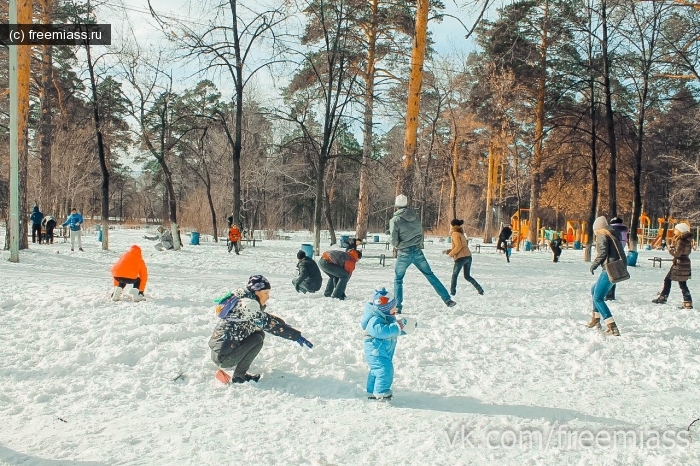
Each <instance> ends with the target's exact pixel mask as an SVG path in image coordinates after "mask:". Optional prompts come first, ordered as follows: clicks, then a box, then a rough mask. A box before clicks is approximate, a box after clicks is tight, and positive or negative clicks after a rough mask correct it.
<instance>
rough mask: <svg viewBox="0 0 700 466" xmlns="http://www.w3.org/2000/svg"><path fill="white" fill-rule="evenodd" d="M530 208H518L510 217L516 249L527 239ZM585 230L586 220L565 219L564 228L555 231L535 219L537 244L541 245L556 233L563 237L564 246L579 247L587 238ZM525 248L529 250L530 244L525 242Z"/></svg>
mask: <svg viewBox="0 0 700 466" xmlns="http://www.w3.org/2000/svg"><path fill="white" fill-rule="evenodd" d="M529 214H530V209H527V208H520V209H518V211H517V212H515V213H514V214H513V215H512V216H511V218H510V222H511V228H512V229H513V238H512V240H513V243H514V244H515V245H516V246H515V247H516V250H520V243H521V242H526V241H527V234H528V231H529V229H530V219H529V218H527V217H529ZM585 231H586V222H585V221H580V220H567V221H566V230H565V231H557V230H550V229H546V228H544V227H541V226H540V220H539V219H537V242H536V245H537V246H542V245H544V244H546V242H547V241H552V240H553V239H554V235H555V234H556V235H558V236H559V237H560V238H562V239H564V241H565V243H564V247H566V248H574V249H581V245H582V244H585V243H586V242H587V240H588V237H587V235H586V234H585ZM524 246H525V250H526V251H527V250H529V249H530V247H531V245H530V244H529V242H526V243H525V245H524Z"/></svg>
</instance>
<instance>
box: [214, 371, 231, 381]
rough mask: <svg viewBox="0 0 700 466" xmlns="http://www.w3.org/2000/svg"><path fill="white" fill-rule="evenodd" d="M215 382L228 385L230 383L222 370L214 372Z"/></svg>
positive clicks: (228, 376) (228, 377)
mask: <svg viewBox="0 0 700 466" xmlns="http://www.w3.org/2000/svg"><path fill="white" fill-rule="evenodd" d="M216 380H218V381H219V382H221V383H229V382H230V381H231V376H230V375H228V374H227V373H226V372H224V371H223V370H221V369H219V370H218V371H216Z"/></svg>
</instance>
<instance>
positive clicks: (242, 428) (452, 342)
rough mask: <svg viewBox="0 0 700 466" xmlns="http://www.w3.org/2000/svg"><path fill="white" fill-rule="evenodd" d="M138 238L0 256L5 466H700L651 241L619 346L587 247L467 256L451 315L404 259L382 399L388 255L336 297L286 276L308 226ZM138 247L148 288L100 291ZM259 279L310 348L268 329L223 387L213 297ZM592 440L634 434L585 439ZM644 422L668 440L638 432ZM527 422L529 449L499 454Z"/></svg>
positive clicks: (442, 273)
mask: <svg viewBox="0 0 700 466" xmlns="http://www.w3.org/2000/svg"><path fill="white" fill-rule="evenodd" d="M0 233H2V234H3V235H4V232H0ZM142 234H143V231H140V230H128V229H124V230H114V231H110V244H111V250H110V251H108V252H104V251H102V250H101V249H100V245H99V243H97V242H96V241H95V236H94V235H87V236H85V237H84V238H83V239H84V242H83V243H84V248H85V252H83V253H81V252H70V246H69V243H63V242H59V243H56V244H54V245H52V246H47V245H41V246H39V245H30V249H29V250H26V251H22V252H21V255H20V263H19V264H14V263H11V262H9V261H8V257H9V253H8V252H7V251H2V254H0V283H2V287H0V316H1V318H2V325H0V425H1V426H2V427H0V464H2V465H17V464H22V465H64V464H65V465H68V464H70V465H80V466H84V465H115V464H125V465H226V464H314V465H316V464H322V465H325V464H348V465H351V464H352V465H356V464H377V465H381V464H421V465H422V464H489V465H491V464H499V465H500V464H514V465H532V464H547V465H552V464H578V465H588V464H619V465H634V464H637V465H642V464H644V465H647V464H700V459H699V458H700V449H699V448H698V443H697V438H698V436H699V435H700V428H698V427H697V425H696V426H695V427H693V428H692V429H691V430H690V436H691V439H692V440H691V441H690V442H684V441H683V439H684V438H687V437H683V436H684V435H688V432H687V431H685V429H686V428H687V427H688V425H689V424H690V422H691V421H692V420H693V419H695V418H697V417H700V410H699V409H698V398H699V397H700V383H699V382H700V379H699V378H700V348H699V345H698V340H700V316H699V314H698V313H699V312H700V311H699V310H697V309H695V310H679V309H677V308H676V307H677V305H678V304H680V302H681V295H680V291H679V290H678V286H677V284H675V283H674V285H673V288H672V291H671V299H670V300H669V304H666V305H655V304H652V303H651V299H653V298H654V297H655V296H656V293H657V292H658V291H660V287H661V285H662V281H663V278H664V276H665V273H666V272H667V270H668V267H669V263H668V262H664V263H663V267H662V268H661V269H659V268H658V267H657V268H652V266H651V261H648V260H647V259H648V258H650V257H653V256H658V255H661V256H663V257H668V254H667V253H666V252H659V251H642V252H641V253H640V257H639V265H640V266H639V267H636V268H633V269H631V275H632V279H631V280H629V281H627V282H624V283H622V284H620V285H618V290H617V295H618V300H617V301H616V302H614V303H612V304H611V305H610V307H611V310H612V312H613V315H614V316H615V319H616V321H617V323H618V326H619V328H620V331H621V333H622V336H620V337H619V338H617V337H606V336H604V335H603V334H602V333H601V332H599V331H597V330H590V329H587V328H585V327H584V326H583V324H584V323H586V322H587V321H588V320H589V318H590V310H591V301H590V287H591V285H592V284H593V282H594V280H595V277H593V276H592V275H591V274H590V272H589V265H590V264H587V263H584V262H583V260H582V254H583V252H582V251H574V250H565V251H564V253H563V255H562V259H561V260H562V261H561V263H558V264H555V263H552V262H551V254H550V253H548V252H540V251H536V252H524V251H521V252H514V254H513V257H512V259H511V263H510V264H506V262H505V259H504V257H503V256H502V255H500V254H496V253H495V252H494V250H493V249H484V250H482V251H483V252H482V253H480V254H476V253H475V254H474V262H473V266H472V275H473V276H474V277H475V278H476V279H477V280H478V281H479V283H481V285H482V286H483V287H484V289H485V291H486V293H485V295H484V296H479V295H478V294H477V293H476V291H475V290H474V289H473V287H472V286H471V285H469V284H468V283H467V282H466V281H465V280H464V279H463V278H460V281H459V284H458V291H457V296H456V297H455V301H457V303H458V305H457V306H456V307H454V308H447V307H445V306H444V305H443V303H442V302H441V301H440V299H439V298H438V297H437V295H436V294H435V293H434V292H433V290H432V288H431V287H430V285H429V284H428V282H427V280H426V279H425V278H424V277H423V276H422V275H421V274H420V273H419V272H418V271H417V270H416V269H415V268H411V269H409V272H408V274H407V276H406V281H405V301H404V313H405V314H407V315H410V316H413V317H415V318H416V319H417V320H418V325H419V327H418V329H417V330H416V331H415V332H414V333H412V334H411V335H408V336H405V337H402V338H401V340H400V341H399V344H398V348H397V351H396V356H395V359H394V362H395V365H396V374H395V381H394V385H393V390H394V393H395V399H394V400H393V401H392V402H390V403H381V402H372V401H368V400H367V399H366V395H365V390H364V387H365V379H366V376H367V367H366V364H365V361H364V356H363V352H362V332H361V330H360V328H359V319H360V317H361V315H362V309H363V304H364V302H365V300H366V299H367V298H368V297H369V296H370V295H371V293H372V290H373V289H374V287H375V286H377V285H385V286H387V288H389V289H392V288H393V265H394V262H393V260H391V261H388V262H387V267H381V266H380V265H379V263H378V262H379V261H378V259H369V258H365V259H363V260H361V261H360V263H359V264H358V267H357V269H356V271H355V273H354V275H353V277H352V279H351V280H350V283H349V285H348V290H347V295H348V299H347V300H346V301H344V302H340V301H337V300H331V299H329V298H324V297H323V296H322V293H316V294H314V295H306V296H304V295H299V294H297V293H295V291H294V289H293V287H292V285H291V283H290V281H291V279H292V278H293V272H294V270H295V265H296V257H295V254H296V251H297V250H298V249H299V247H300V243H302V242H309V241H310V238H311V235H310V234H308V233H298V234H292V235H291V236H292V239H291V240H289V241H267V240H265V241H262V242H261V243H258V244H257V247H255V248H253V247H246V249H244V250H243V251H242V253H241V255H240V256H236V255H235V254H228V253H227V252H226V247H225V243H218V244H216V243H206V242H203V243H202V244H201V245H200V246H189V245H186V246H185V248H184V249H183V250H182V251H179V252H157V251H155V250H154V249H153V244H154V242H151V241H148V240H145V239H142V237H141V235H142ZM185 238H187V237H184V238H183V239H185ZM382 239H384V237H382ZM434 240H435V242H434V243H427V244H426V250H425V252H426V256H427V258H428V260H429V261H430V264H431V266H432V268H433V270H434V271H435V272H436V274H437V275H438V277H439V278H440V279H441V280H442V281H443V283H444V284H445V285H446V286H449V278H450V274H451V270H452V260H451V259H450V258H449V257H447V256H445V255H443V254H441V250H442V249H445V248H446V247H447V245H446V244H445V243H440V242H439V241H438V238H434ZM58 241H62V240H58ZM131 244H139V245H141V247H142V248H143V250H144V253H145V254H144V255H145V260H146V263H147V265H148V268H149V280H148V286H147V288H146V298H147V299H146V301H144V302H140V303H133V302H131V301H129V300H128V298H127V299H126V300H124V301H122V302H117V303H114V302H112V301H110V299H109V294H110V292H111V287H112V286H111V278H110V273H109V268H110V266H111V265H112V264H113V263H114V262H115V261H116V260H117V258H118V257H119V255H120V254H121V253H122V252H124V251H125V250H126V249H127V248H128V246H129V245H131ZM382 252H386V251H384V250H383V249H382V247H381V246H378V245H370V246H368V247H367V249H366V250H365V255H378V254H380V253H382ZM692 257H693V256H691V259H692ZM696 267H697V266H696ZM254 273H261V274H263V275H265V276H266V277H268V278H269V279H270V281H271V282H272V286H273V288H272V293H271V298H270V301H269V306H268V311H269V312H271V313H273V314H276V315H278V316H280V317H282V318H283V319H285V320H286V321H287V322H288V323H289V324H291V325H293V326H294V327H295V328H297V329H299V330H301V331H302V332H303V334H304V336H305V337H307V338H308V339H309V340H310V341H312V342H313V343H314V344H315V347H314V348H313V350H308V349H306V348H303V349H302V348H301V347H299V345H297V344H296V343H294V342H291V341H287V340H283V339H280V338H277V337H274V336H272V335H268V336H267V338H266V340H265V346H264V348H263V350H262V351H261V353H260V354H259V356H258V358H257V359H256V360H255V362H254V363H253V366H252V367H251V371H253V372H260V373H262V374H263V378H262V379H261V380H260V382H259V383H258V384H254V383H248V384H245V385H236V386H226V385H223V384H221V383H220V382H218V381H217V380H216V379H215V378H214V373H215V371H216V366H215V365H214V364H213V363H212V362H211V360H210V355H209V348H208V346H207V342H208V339H209V336H210V334H211V331H212V330H213V328H214V325H215V323H216V319H217V317H216V315H215V313H214V309H215V306H214V303H213V299H214V298H216V297H218V296H220V295H223V294H224V293H225V292H227V291H229V290H231V289H235V288H240V287H242V286H244V284H245V282H246V280H247V278H248V277H249V276H250V275H251V274H254ZM324 278H325V277H324ZM324 285H325V283H324ZM689 285H690V287H691V292H695V294H696V295H698V294H700V289H697V288H696V287H694V281H693V280H691V281H690V282H689ZM693 288H695V289H693ZM180 373H183V376H182V377H181V378H180V379H178V380H175V381H173V379H175V378H176V377H177V376H178V374H180ZM586 431H589V432H588V434H591V435H592V436H593V437H595V436H598V438H599V439H600V438H601V437H602V438H603V439H604V438H605V435H606V433H608V434H609V435H610V438H612V437H613V436H614V435H615V434H616V433H618V432H619V431H623V432H627V433H628V439H629V436H630V435H632V434H634V435H639V434H640V433H644V434H645V435H646V436H645V437H644V439H643V440H641V444H642V446H641V447H640V439H639V437H637V438H636V446H629V445H628V446H626V447H625V446H622V445H621V444H616V445H617V446H613V445H611V443H610V442H608V443H607V444H605V442H603V444H602V445H600V444H599V443H598V444H596V445H595V446H591V445H590V443H591V442H590V441H589V439H590V438H589V437H586V435H588V434H585V432H586ZM653 431H662V432H663V431H672V433H671V434H669V433H668V432H667V436H668V435H671V436H672V437H670V438H672V439H674V442H675V443H677V445H676V446H672V447H671V446H669V445H670V442H669V441H668V438H669V437H666V440H664V438H661V439H660V440H661V442H658V441H657V442H656V443H654V441H653V435H652V440H651V443H648V442H649V441H648V438H649V435H650V434H649V433H650V432H653ZM533 432H534V433H535V435H537V434H538V433H539V434H544V439H543V444H542V445H539V444H537V443H535V444H534V445H530V444H529V443H528V442H527V440H525V441H524V442H523V443H524V444H523V445H520V444H518V443H517V442H516V445H515V446H511V440H512V438H513V437H517V436H522V435H523V433H526V434H531V433H533ZM630 432H631V433H630ZM550 433H553V435H552V436H549V434H550ZM571 435H574V436H577V437H570V436H571ZM548 437H549V438H550V441H549V442H548V443H546V444H545V443H544V442H545V441H546V440H547V438H548ZM579 437H580V438H581V439H583V440H581V442H582V443H583V444H582V445H581V444H579V443H578V439H579ZM535 438H536V439H537V437H535ZM525 439H527V436H526V437H525ZM572 439H573V440H572ZM587 439H588V440H587ZM463 440H464V441H463ZM501 440H503V441H504V443H505V445H503V446H502V445H500V443H501ZM657 440H659V439H657ZM676 440H680V441H677V442H676ZM518 442H519V439H518ZM567 442H568V443H567Z"/></svg>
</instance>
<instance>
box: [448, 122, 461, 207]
mask: <svg viewBox="0 0 700 466" xmlns="http://www.w3.org/2000/svg"><path fill="white" fill-rule="evenodd" d="M453 132H454V137H453V140H452V169H451V170H450V181H451V182H452V184H451V189H450V207H452V218H457V175H458V172H459V139H458V133H457V121H456V119H455V121H454V125H453Z"/></svg>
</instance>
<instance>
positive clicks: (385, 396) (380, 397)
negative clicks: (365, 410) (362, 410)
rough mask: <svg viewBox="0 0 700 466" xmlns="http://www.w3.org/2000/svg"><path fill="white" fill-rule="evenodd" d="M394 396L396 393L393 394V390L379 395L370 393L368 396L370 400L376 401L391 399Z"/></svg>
mask: <svg viewBox="0 0 700 466" xmlns="http://www.w3.org/2000/svg"><path fill="white" fill-rule="evenodd" d="M392 398H394V395H392V394H391V390H389V391H388V392H387V393H381V394H379V395H370V396H368V397H367V399H368V400H375V401H389V400H391V399H392Z"/></svg>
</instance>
